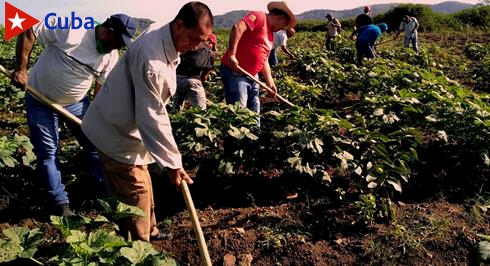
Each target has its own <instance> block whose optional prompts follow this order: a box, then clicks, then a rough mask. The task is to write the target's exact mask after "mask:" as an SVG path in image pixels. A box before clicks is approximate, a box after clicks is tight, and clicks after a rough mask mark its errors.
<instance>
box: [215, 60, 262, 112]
mask: <svg viewBox="0 0 490 266" xmlns="http://www.w3.org/2000/svg"><path fill="white" fill-rule="evenodd" d="M220 72H221V80H222V81H223V86H224V87H225V100H226V103H227V104H235V103H236V102H239V103H240V106H241V107H243V108H245V107H246V108H248V109H250V110H252V111H255V112H256V113H260V98H259V86H258V84H256V83H255V81H253V80H251V79H249V78H248V77H246V76H244V75H242V74H239V73H237V72H235V71H233V70H232V69H230V68H229V67H227V66H225V65H223V64H222V65H221V67H220Z"/></svg>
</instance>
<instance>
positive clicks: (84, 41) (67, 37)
mask: <svg viewBox="0 0 490 266" xmlns="http://www.w3.org/2000/svg"><path fill="white" fill-rule="evenodd" d="M55 23H56V18H55V17H51V19H50V20H49V21H48V24H49V25H51V26H53V25H55ZM32 30H33V32H34V35H35V36H36V41H37V42H39V43H41V44H43V45H44V46H45V47H44V50H43V52H42V54H41V56H39V59H38V60H37V62H36V63H35V64H34V66H33V68H32V70H31V73H30V75H29V85H30V86H32V87H33V88H35V89H36V90H38V91H39V92H40V93H41V94H43V95H45V96H47V97H48V98H50V99H51V100H53V101H55V102H56V103H59V104H61V105H68V104H72V103H76V102H78V101H80V100H81V99H82V98H83V97H85V95H86V94H87V92H88V90H89V89H90V87H91V86H92V83H93V81H94V79H97V82H98V83H100V84H103V83H104V81H105V79H106V77H107V75H108V73H109V72H110V71H111V69H112V68H113V67H114V65H115V64H116V63H117V60H118V53H117V51H116V50H114V51H112V52H110V53H108V54H100V53H99V52H97V49H96V41H95V30H86V29H84V28H83V27H81V28H80V29H71V26H69V25H68V29H63V30H62V29H59V28H58V27H56V29H53V30H51V29H48V28H47V27H46V25H45V24H44V22H39V23H38V24H36V25H34V26H33V27H32Z"/></svg>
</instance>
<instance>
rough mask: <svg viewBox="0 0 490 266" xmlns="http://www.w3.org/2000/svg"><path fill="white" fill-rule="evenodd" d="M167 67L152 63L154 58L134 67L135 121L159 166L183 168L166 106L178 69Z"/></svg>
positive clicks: (146, 145)
mask: <svg viewBox="0 0 490 266" xmlns="http://www.w3.org/2000/svg"><path fill="white" fill-rule="evenodd" d="M158 63H161V62H158ZM161 64H163V63H161ZM158 69H159V70H160V71H158ZM162 69H164V70H163V72H162ZM165 69H168V68H166V67H165V66H163V67H162V66H152V65H151V62H150V63H147V64H146V65H144V66H140V67H137V68H132V69H131V71H132V72H133V73H132V77H133V83H134V88H135V94H134V101H135V103H134V106H135V121H136V124H137V128H138V130H139V131H140V134H141V138H142V140H143V143H144V145H145V147H146V148H147V150H148V151H149V152H150V154H151V155H152V157H153V158H154V159H155V161H156V162H157V163H158V164H159V166H160V167H162V168H163V167H168V168H172V169H178V168H182V158H181V155H180V152H179V150H178V148H177V144H176V143H175V139H174V136H173V134H172V127H171V125H170V119H169V117H168V113H167V110H166V107H165V101H166V99H167V98H168V97H170V87H169V82H173V81H175V77H172V75H173V76H175V71H173V72H172V71H170V70H168V71H165Z"/></svg>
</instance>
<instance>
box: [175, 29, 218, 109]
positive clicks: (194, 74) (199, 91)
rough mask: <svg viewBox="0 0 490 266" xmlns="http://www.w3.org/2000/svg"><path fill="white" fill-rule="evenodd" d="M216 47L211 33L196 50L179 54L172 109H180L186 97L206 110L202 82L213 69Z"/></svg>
mask: <svg viewBox="0 0 490 266" xmlns="http://www.w3.org/2000/svg"><path fill="white" fill-rule="evenodd" d="M217 47H218V42H217V39H216V36H215V35H214V34H212V33H211V35H209V38H208V40H207V41H205V42H201V43H200V44H199V45H198V46H197V48H196V50H191V51H188V52H186V53H184V54H181V55H180V64H179V66H178V67H177V91H176V92H175V96H174V103H173V105H172V109H173V111H176V110H182V109H183V108H184V103H185V100H186V99H189V101H190V104H191V106H199V108H201V110H206V101H207V99H206V92H205V91H204V85H203V84H204V82H205V81H206V80H207V79H208V77H209V74H210V73H211V71H213V66H214V61H215V60H216V49H217Z"/></svg>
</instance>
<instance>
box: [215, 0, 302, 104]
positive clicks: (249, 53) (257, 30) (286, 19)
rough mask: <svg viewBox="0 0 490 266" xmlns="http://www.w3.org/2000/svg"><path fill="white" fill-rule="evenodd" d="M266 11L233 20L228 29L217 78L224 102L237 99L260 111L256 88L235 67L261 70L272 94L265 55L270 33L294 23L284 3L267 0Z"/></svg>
mask: <svg viewBox="0 0 490 266" xmlns="http://www.w3.org/2000/svg"><path fill="white" fill-rule="evenodd" d="M267 9H268V10H269V13H268V14H265V13H263V12H259V11H252V12H250V13H248V14H247V15H246V16H245V17H243V18H242V19H241V20H240V21H239V22H237V23H235V24H234V25H233V27H232V29H231V32H230V38H229V46H228V50H227V51H226V52H225V54H224V55H223V57H222V58H221V62H222V64H221V78H222V80H223V85H224V88H225V99H226V103H228V104H235V103H236V102H239V103H240V105H241V106H242V107H244V108H245V107H247V108H249V109H251V110H253V111H255V112H257V113H260V100H259V87H258V84H256V83H255V82H254V81H253V80H251V79H250V78H248V77H246V76H245V75H244V74H243V73H241V72H240V71H239V70H238V69H237V66H238V65H240V66H241V67H242V68H243V69H245V70H246V71H247V72H249V73H250V74H252V75H257V74H258V73H259V72H260V73H262V75H263V76H264V79H265V83H266V84H267V86H269V88H271V89H272V90H273V91H274V93H272V95H271V96H275V93H276V92H277V88H276V84H275V83H274V80H273V78H272V74H271V68H270V65H269V62H268V60H267V58H268V57H269V53H270V51H271V49H272V45H273V42H274V39H273V36H274V35H273V32H276V31H279V30H282V29H291V28H294V26H296V18H295V17H294V15H293V13H292V12H291V10H290V9H289V7H288V6H287V4H286V3H285V2H283V1H282V2H270V3H269V4H268V5H267Z"/></svg>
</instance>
